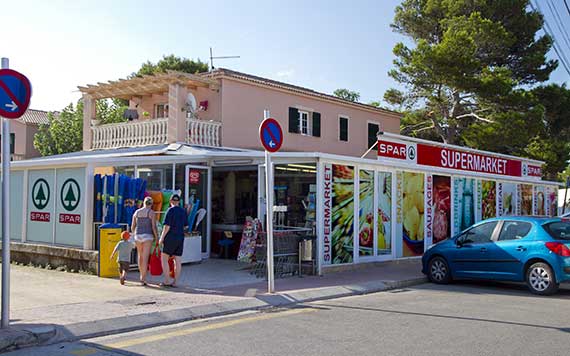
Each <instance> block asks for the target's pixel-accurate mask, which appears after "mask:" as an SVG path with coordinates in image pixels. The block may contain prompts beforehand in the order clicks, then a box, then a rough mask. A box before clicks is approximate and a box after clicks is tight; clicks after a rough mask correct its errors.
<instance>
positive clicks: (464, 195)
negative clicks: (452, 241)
mask: <svg viewBox="0 0 570 356" xmlns="http://www.w3.org/2000/svg"><path fill="white" fill-rule="evenodd" d="M474 192H475V180H474V179H472V178H463V177H455V178H453V233H454V234H457V233H459V232H461V231H463V230H465V229H466V228H468V227H469V226H471V225H473V224H474V223H475V218H476V217H475V205H476V204H475V199H474V197H475V194H474Z"/></svg>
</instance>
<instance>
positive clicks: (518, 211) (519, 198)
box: [515, 184, 522, 215]
mask: <svg viewBox="0 0 570 356" xmlns="http://www.w3.org/2000/svg"><path fill="white" fill-rule="evenodd" d="M521 202H522V186H521V185H520V184H517V205H516V206H515V208H516V215H521V205H522V203H521Z"/></svg>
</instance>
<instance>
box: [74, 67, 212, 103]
mask: <svg viewBox="0 0 570 356" xmlns="http://www.w3.org/2000/svg"><path fill="white" fill-rule="evenodd" d="M171 84H178V85H182V86H184V87H186V88H188V89H197V88H198V87H202V88H210V89H218V82H217V81H215V80H212V79H207V78H203V77H201V76H198V75H194V74H189V73H183V72H176V71H167V72H166V73H160V74H154V75H143V76H142V77H134V78H130V79H119V80H113V81H108V82H106V83H97V85H91V84H88V85H87V86H79V87H78V88H79V91H81V93H83V94H87V95H89V96H90V97H91V98H93V99H107V98H120V99H126V100H128V99H131V98H132V97H133V96H141V95H151V94H163V93H166V92H168V88H169V86H170V85H171Z"/></svg>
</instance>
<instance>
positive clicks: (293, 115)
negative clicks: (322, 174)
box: [289, 108, 299, 133]
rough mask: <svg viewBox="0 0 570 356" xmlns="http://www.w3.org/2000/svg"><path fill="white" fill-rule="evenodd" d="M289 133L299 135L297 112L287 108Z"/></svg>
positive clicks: (294, 109)
mask: <svg viewBox="0 0 570 356" xmlns="http://www.w3.org/2000/svg"><path fill="white" fill-rule="evenodd" d="M289 132H291V133H299V110H297V109H296V108H289Z"/></svg>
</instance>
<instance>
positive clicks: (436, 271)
mask: <svg viewBox="0 0 570 356" xmlns="http://www.w3.org/2000/svg"><path fill="white" fill-rule="evenodd" d="M428 279H429V280H430V282H432V283H437V284H447V283H449V282H451V272H450V271H449V265H448V264H447V261H446V260H445V259H444V258H443V257H439V256H436V257H434V258H432V259H431V260H430V261H429V264H428Z"/></svg>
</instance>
